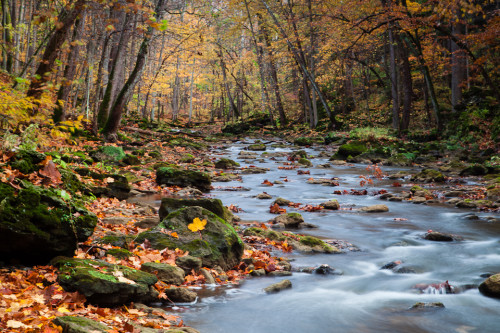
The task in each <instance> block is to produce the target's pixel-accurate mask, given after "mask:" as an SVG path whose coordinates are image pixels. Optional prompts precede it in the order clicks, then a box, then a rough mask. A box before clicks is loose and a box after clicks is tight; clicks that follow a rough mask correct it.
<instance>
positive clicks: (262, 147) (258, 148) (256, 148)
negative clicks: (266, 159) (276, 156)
mask: <svg viewBox="0 0 500 333" xmlns="http://www.w3.org/2000/svg"><path fill="white" fill-rule="evenodd" d="M247 149H248V150H251V151H265V150H266V145H265V144H263V143H256V144H253V145H249V146H248V147H247Z"/></svg>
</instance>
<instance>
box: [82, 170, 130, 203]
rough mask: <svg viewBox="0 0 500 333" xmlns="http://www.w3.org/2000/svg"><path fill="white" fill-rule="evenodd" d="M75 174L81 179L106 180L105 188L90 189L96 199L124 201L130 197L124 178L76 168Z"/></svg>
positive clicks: (128, 186)
mask: <svg viewBox="0 0 500 333" xmlns="http://www.w3.org/2000/svg"><path fill="white" fill-rule="evenodd" d="M75 172H76V173H78V174H79V175H80V176H83V177H90V178H92V179H96V180H106V183H107V185H106V187H92V188H91V189H90V191H91V192H92V194H94V195H95V196H96V197H102V196H105V197H110V198H117V199H119V200H126V199H128V198H129V197H130V190H131V187H130V184H129V182H128V179H127V177H126V176H123V175H118V174H109V173H98V172H95V171H92V170H90V169H88V168H77V169H75Z"/></svg>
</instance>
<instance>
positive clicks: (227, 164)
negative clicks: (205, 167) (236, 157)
mask: <svg viewBox="0 0 500 333" xmlns="http://www.w3.org/2000/svg"><path fill="white" fill-rule="evenodd" d="M239 166H240V164H239V163H238V162H235V161H233V160H231V159H229V158H221V159H220V160H218V161H217V162H215V167H216V168H217V169H235V168H237V167H239Z"/></svg>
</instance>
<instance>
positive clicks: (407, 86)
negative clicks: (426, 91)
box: [398, 37, 413, 131]
mask: <svg viewBox="0 0 500 333" xmlns="http://www.w3.org/2000/svg"><path fill="white" fill-rule="evenodd" d="M398 45H399V50H400V53H401V60H402V68H401V76H402V80H401V81H402V85H403V115H402V117H401V126H400V130H402V131H403V130H407V129H408V128H409V126H410V115H411V110H412V98H413V82H412V77H411V65H410V61H409V60H408V49H407V48H405V46H404V44H403V42H402V41H401V38H400V37H399V39H398Z"/></svg>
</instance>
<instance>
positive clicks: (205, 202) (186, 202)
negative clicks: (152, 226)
mask: <svg viewBox="0 0 500 333" xmlns="http://www.w3.org/2000/svg"><path fill="white" fill-rule="evenodd" d="M192 206H199V207H203V208H205V209H206V210H209V211H211V212H212V213H214V214H215V215H217V216H218V217H220V218H221V219H223V220H225V221H226V222H229V223H231V222H232V221H233V216H234V215H233V213H231V211H230V210H229V209H227V208H226V207H225V206H224V205H223V204H222V201H221V200H220V199H209V198H199V199H183V198H163V199H161V204H160V209H159V211H158V213H159V215H160V221H161V220H163V219H164V218H165V217H167V215H168V214H170V213H172V212H174V211H175V210H177V209H179V208H183V207H192Z"/></svg>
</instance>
